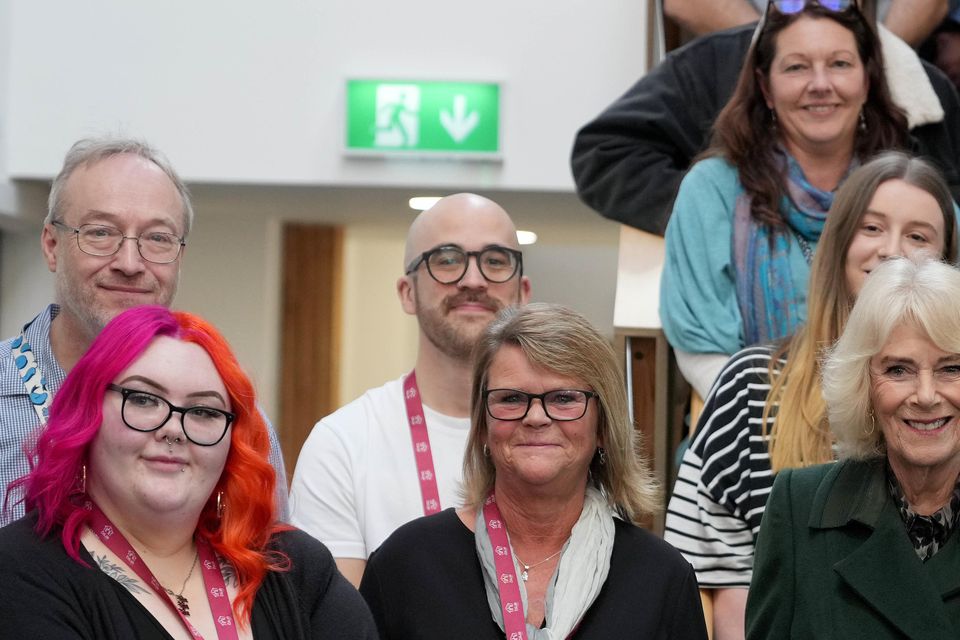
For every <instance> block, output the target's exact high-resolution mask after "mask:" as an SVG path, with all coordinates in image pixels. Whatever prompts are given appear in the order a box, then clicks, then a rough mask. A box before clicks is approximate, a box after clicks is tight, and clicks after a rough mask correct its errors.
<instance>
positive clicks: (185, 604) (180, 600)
mask: <svg viewBox="0 0 960 640" xmlns="http://www.w3.org/2000/svg"><path fill="white" fill-rule="evenodd" d="M199 559H200V549H199V548H197V554H196V555H195V556H193V564H191V565H190V572H189V573H188V574H187V577H186V578H185V579H184V581H183V586H181V587H180V593H174V592H173V591H172V590H170V589H167V588H166V587H163V590H164V591H166V592H167V593H168V594H169V595H171V596H173V597H174V598H176V600H177V611H179V612H180V613H182V614H183V615H185V616H189V615H190V601H189V600H187V599H186V598H185V597H183V592H184V590H186V588H187V583H188V582H190V577H191V576H192V575H193V570H194V569H196V568H197V560H199ZM160 586H163V585H160Z"/></svg>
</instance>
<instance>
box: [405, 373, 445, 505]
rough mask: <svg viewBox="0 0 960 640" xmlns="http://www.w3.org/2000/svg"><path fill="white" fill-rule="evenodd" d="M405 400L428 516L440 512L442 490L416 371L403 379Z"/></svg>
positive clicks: (414, 455)
mask: <svg viewBox="0 0 960 640" xmlns="http://www.w3.org/2000/svg"><path fill="white" fill-rule="evenodd" d="M403 399H404V402H406V405H407V420H408V421H409V423H410V437H411V438H413V457H414V460H416V463H417V478H419V480H420V495H421V496H422V497H423V515H425V516H428V515H430V514H431V513H437V512H439V511H440V490H439V489H438V488H437V472H436V471H435V470H434V468H433V454H432V453H431V452H430V436H429V435H427V419H426V417H425V416H424V415H423V403H422V402H420V388H419V387H418V386H417V373H416V371H411V372H410V373H408V374H407V377H406V378H404V379H403Z"/></svg>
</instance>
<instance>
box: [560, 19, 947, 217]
mask: <svg viewBox="0 0 960 640" xmlns="http://www.w3.org/2000/svg"><path fill="white" fill-rule="evenodd" d="M754 27H755V25H753V24H750V25H744V26H741V27H735V28H733V29H728V30H726V31H719V32H716V33H711V34H709V35H705V36H703V37H700V38H697V39H696V40H693V41H692V42H690V43H688V44H687V45H685V46H683V47H681V48H679V49H676V50H674V51H671V52H670V53H669V54H667V56H666V57H665V58H664V59H663V61H662V62H661V63H660V64H658V65H657V66H656V67H654V68H653V69H651V70H650V71H649V72H648V73H647V74H646V75H644V76H643V77H641V78H640V79H639V80H638V81H637V83H636V84H634V85H633V86H632V87H630V89H629V90H628V91H627V92H626V93H625V94H623V95H622V96H621V97H620V98H618V99H617V100H616V101H615V102H614V103H613V104H611V105H610V106H609V107H607V108H606V109H605V110H604V111H603V113H601V114H600V115H599V116H597V117H596V119H594V120H593V121H592V122H589V123H587V124H586V125H584V127H583V128H582V129H580V131H579V132H578V133H577V136H576V139H575V140H574V143H573V155H572V158H571V166H572V169H573V177H574V180H575V182H576V183H577V195H579V196H580V199H581V200H583V201H584V202H585V203H586V204H587V205H589V206H590V207H592V208H593V209H595V210H596V211H598V212H600V213H601V214H602V215H603V216H605V217H607V218H610V219H612V220H617V221H618V222H622V223H624V224H628V225H631V226H633V227H637V228H638V229H643V230H644V231H649V232H650V233H656V234H659V235H663V233H664V231H665V230H666V228H667V221H668V220H669V219H670V213H671V212H672V210H673V200H674V198H675V197H676V195H677V189H678V188H679V187H680V180H681V179H682V178H683V175H684V174H685V173H686V171H687V169H688V168H689V166H690V163H691V162H692V161H693V158H694V157H695V156H696V155H697V154H698V153H700V152H701V151H703V150H704V149H705V148H706V147H707V144H708V142H709V137H710V128H711V127H712V126H713V122H714V120H716V119H717V115H719V114H720V110H721V109H722V108H723V106H724V105H725V104H726V103H727V101H728V100H729V99H730V96H731V95H732V94H733V89H734V87H735V86H736V84H737V77H738V76H739V74H740V67H741V66H743V60H744V58H745V57H746V54H747V49H748V48H749V46H750V40H751V38H752V37H753V31H754ZM921 62H922V64H923V69H924V71H925V72H926V74H927V77H928V78H929V80H930V84H931V85H932V86H933V89H934V91H935V92H936V94H937V98H939V100H940V105H941V106H942V107H943V111H944V119H943V122H936V123H931V124H926V125H923V126H919V127H915V128H914V129H912V130H911V131H910V136H911V141H910V144H911V147H912V149H908V150H909V151H912V152H913V153H915V154H917V155H922V156H925V157H927V159H929V160H931V161H932V162H933V163H934V164H936V165H937V167H938V168H939V169H940V170H941V171H942V172H943V174H944V177H945V178H946V180H947V184H949V185H950V191H951V192H953V197H954V198H955V199H956V198H957V197H958V196H960V100H958V98H957V92H956V89H954V87H953V85H952V84H951V82H950V80H949V79H948V78H947V77H946V76H945V75H944V74H943V72H942V71H940V70H939V69H937V68H936V67H934V66H933V65H931V64H929V63H927V62H924V61H921Z"/></svg>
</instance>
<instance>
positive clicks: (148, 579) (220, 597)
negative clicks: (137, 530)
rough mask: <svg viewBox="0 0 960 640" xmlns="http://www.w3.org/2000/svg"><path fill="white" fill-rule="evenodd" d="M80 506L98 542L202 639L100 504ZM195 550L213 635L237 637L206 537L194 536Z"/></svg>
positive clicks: (225, 639)
mask: <svg viewBox="0 0 960 640" xmlns="http://www.w3.org/2000/svg"><path fill="white" fill-rule="evenodd" d="M84 508H85V509H87V510H88V511H89V512H90V520H89V523H90V528H91V529H92V530H93V533H94V535H96V536H97V537H98V538H100V541H101V542H103V544H105V545H106V546H107V548H108V549H110V551H112V552H113V554H114V555H115V556H117V557H118V558H120V559H121V560H123V561H124V562H125V563H126V564H127V566H128V567H130V568H131V569H133V571H134V573H136V574H137V576H139V577H140V579H141V580H143V581H144V582H145V583H146V584H148V585H150V587H151V588H153V590H154V591H155V592H156V593H157V595H158V596H159V597H160V599H161V600H163V601H164V602H166V603H167V605H168V606H169V607H170V608H171V609H172V610H173V611H174V612H176V614H177V615H178V616H180V620H181V621H183V624H184V626H185V627H186V628H187V631H189V632H190V635H192V636H193V637H194V638H197V639H198V640H203V636H202V635H200V632H199V631H197V628H196V627H194V626H193V624H191V622H190V621H189V620H188V619H187V617H186V616H184V615H183V614H182V613H181V612H180V610H179V609H177V608H176V607H175V606H174V604H173V600H171V599H170V596H169V595H168V594H167V592H166V591H164V590H163V587H162V586H161V585H160V581H159V580H157V579H156V578H155V577H154V576H153V573H152V572H151V571H150V569H149V568H148V567H147V564H146V563H145V562H144V561H143V560H142V559H141V558H140V554H138V553H137V552H136V551H135V550H134V548H133V546H132V545H131V544H130V543H129V542H128V541H127V539H126V538H124V537H123V534H122V533H120V530H119V529H117V528H116V527H115V526H114V525H113V523H112V522H110V519H109V518H107V516H106V515H104V513H103V511H101V510H100V507H98V506H97V505H96V504H94V503H93V502H91V501H87V502H86V504H85V505H84ZM197 553H198V554H199V556H200V569H201V571H202V572H203V585H204V587H205V588H206V591H207V601H208V602H209V603H210V611H211V613H213V619H214V622H216V625H217V638H219V639H220V640H237V639H238V638H239V636H238V635H237V628H236V626H234V624H233V622H234V621H233V610H232V608H231V607H230V598H228V597H227V585H226V583H225V582H224V581H223V574H222V573H221V572H220V564H219V563H218V562H217V558H216V556H215V555H214V553H213V549H211V548H210V545H209V543H207V541H206V540H203V539H201V538H197Z"/></svg>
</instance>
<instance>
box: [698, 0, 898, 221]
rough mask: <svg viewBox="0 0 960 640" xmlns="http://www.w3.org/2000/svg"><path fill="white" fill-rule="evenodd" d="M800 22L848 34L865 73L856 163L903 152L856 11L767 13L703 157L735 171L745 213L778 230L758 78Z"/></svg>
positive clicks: (767, 122) (879, 65) (771, 142)
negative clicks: (833, 26)
mask: <svg viewBox="0 0 960 640" xmlns="http://www.w3.org/2000/svg"><path fill="white" fill-rule="evenodd" d="M803 16H808V17H813V18H819V19H827V20H833V21H834V22H836V23H838V24H840V25H841V26H843V27H844V28H846V29H848V30H849V31H850V32H852V33H853V36H854V38H855V40H856V42H857V51H858V52H859V54H860V59H861V60H862V61H863V65H864V69H865V70H866V73H867V80H868V82H869V89H868V92H867V100H866V102H865V103H864V105H863V116H864V125H865V127H864V128H865V130H863V131H858V132H857V136H856V139H855V141H854V153H855V155H856V156H857V157H858V158H860V159H861V160H865V159H867V158H870V157H871V156H873V155H874V154H876V153H877V152H879V151H883V150H885V149H898V148H904V147H905V146H906V143H907V119H906V116H905V115H904V113H903V111H902V110H901V109H900V108H899V107H897V106H896V105H895V104H894V102H893V100H892V98H891V97H890V90H889V88H888V87H887V81H886V78H885V77H884V74H883V54H882V52H881V50H880V40H879V38H878V37H877V33H876V31H875V29H874V28H873V26H872V25H871V24H870V22H869V21H868V20H867V19H866V18H865V17H864V15H863V14H862V13H860V12H859V11H858V10H856V9H853V8H851V9H849V10H846V11H842V12H835V11H830V10H828V9H824V8H823V7H821V6H820V5H818V4H808V5H807V6H806V7H805V8H804V9H803V11H800V12H798V13H793V14H782V13H780V12H779V11H776V10H773V9H770V10H769V11H768V13H767V16H766V20H765V21H764V23H763V26H762V30H761V33H760V34H759V37H758V38H757V40H756V42H755V43H754V44H753V45H752V46H751V48H750V50H749V51H748V52H747V57H746V59H745V60H744V64H743V68H742V69H741V70H740V77H739V79H738V80H737V86H736V88H735V89H734V92H733V95H732V96H731V97H730V101H729V102H727V104H726V106H725V107H724V108H723V110H722V111H721V112H720V115H719V116H717V120H716V122H715V123H714V126H713V134H712V137H711V140H710V147H709V148H708V149H707V151H706V152H705V153H704V156H722V157H724V158H726V159H727V160H728V161H730V162H731V163H732V164H733V165H735V166H736V167H737V170H738V172H739V177H740V183H741V184H742V185H743V189H744V191H745V192H746V194H747V195H748V196H749V197H750V201H751V204H750V213H751V215H752V216H753V217H754V219H756V220H757V221H758V222H761V223H766V224H769V225H770V226H772V227H774V228H777V227H783V226H784V225H785V224H786V223H785V222H784V219H783V216H782V215H781V213H780V201H781V199H782V198H783V196H784V194H785V189H784V182H783V176H782V174H781V171H782V166H783V165H782V162H781V161H780V160H779V158H778V157H777V146H778V144H779V142H780V141H779V137H778V136H776V135H770V131H771V126H772V125H773V120H772V118H773V116H772V115H771V111H770V109H768V108H767V103H766V100H765V99H764V96H763V91H762V88H761V83H760V76H762V77H763V78H765V79H769V78H770V67H771V65H772V63H773V59H774V57H775V56H776V52H777V36H778V35H779V34H780V32H781V31H783V30H784V29H786V28H787V27H788V26H790V25H791V24H793V23H794V22H796V21H797V20H798V19H800V18H801V17H803Z"/></svg>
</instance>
